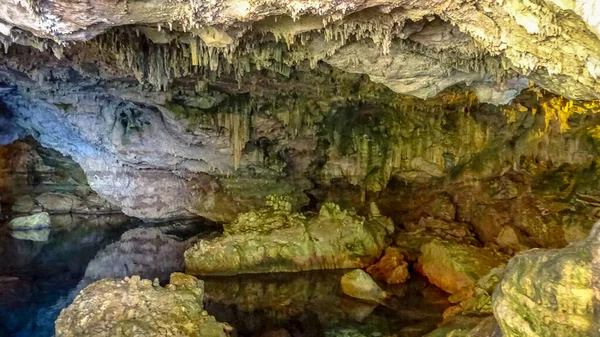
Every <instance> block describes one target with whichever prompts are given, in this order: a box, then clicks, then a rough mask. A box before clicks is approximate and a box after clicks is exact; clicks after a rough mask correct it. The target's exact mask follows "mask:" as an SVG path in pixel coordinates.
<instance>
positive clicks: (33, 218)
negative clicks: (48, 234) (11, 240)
mask: <svg viewBox="0 0 600 337" xmlns="http://www.w3.org/2000/svg"><path fill="white" fill-rule="evenodd" d="M8 227H9V228H11V229H12V230H35V229H43V228H48V227H50V215H48V213H46V212H41V213H37V214H33V215H29V216H23V217H18V218H15V219H12V220H11V221H10V222H9V224H8Z"/></svg>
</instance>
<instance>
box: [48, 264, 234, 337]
mask: <svg viewBox="0 0 600 337" xmlns="http://www.w3.org/2000/svg"><path fill="white" fill-rule="evenodd" d="M203 297H204V284H203V283H202V281H198V280H197V279H196V278H195V277H193V276H189V275H185V274H181V273H173V274H172V275H171V280H170V283H169V285H168V286H167V287H166V288H162V287H160V285H158V284H154V285H153V283H152V281H150V280H143V279H140V277H139V276H133V277H131V278H125V279H123V280H119V279H104V280H100V281H98V282H95V283H92V284H91V285H89V286H87V287H86V288H85V289H83V290H82V291H81V293H80V294H79V295H78V296H77V297H76V298H75V301H74V302H73V304H71V305H70V306H69V307H67V308H65V309H64V310H63V311H62V312H61V313H60V316H59V317H58V319H57V320H56V336H59V337H76V336H90V335H94V336H99V337H100V336H168V335H172V336H207V337H209V336H210V337H217V336H223V337H225V336H227V334H226V333H225V331H224V328H225V326H224V325H223V324H221V323H219V322H217V321H216V320H215V318H214V317H212V316H209V315H208V313H207V312H206V311H204V310H203V306H202V299H203Z"/></svg>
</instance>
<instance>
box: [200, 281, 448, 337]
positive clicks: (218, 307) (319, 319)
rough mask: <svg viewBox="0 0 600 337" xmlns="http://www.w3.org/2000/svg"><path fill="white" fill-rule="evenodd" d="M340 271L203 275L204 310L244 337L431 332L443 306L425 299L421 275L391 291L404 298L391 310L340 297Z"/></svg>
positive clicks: (424, 283)
mask: <svg viewBox="0 0 600 337" xmlns="http://www.w3.org/2000/svg"><path fill="white" fill-rule="evenodd" d="M344 272H347V271H344V270H340V271H314V272H303V273H293V274H286V273H284V274H260V275H244V276H234V277H204V281H205V290H206V299H207V310H208V311H209V312H210V313H211V314H213V315H215V316H216V317H217V319H218V320H219V321H226V322H229V323H230V324H232V325H233V326H234V327H235V328H236V330H237V331H238V332H240V333H241V334H242V335H243V334H250V333H256V332H260V331H264V330H269V329H273V328H276V327H282V326H285V327H286V329H288V330H289V328H290V327H294V329H297V330H298V331H299V333H300V334H301V335H302V336H311V335H313V336H314V335H323V333H324V331H325V329H326V328H327V327H330V326H336V325H338V326H346V325H348V324H351V323H360V324H367V322H371V323H372V324H374V326H376V327H377V328H378V329H379V330H381V331H382V332H385V331H389V332H391V331H392V330H394V329H395V330H401V329H402V328H403V327H408V326H416V325H419V324H421V325H423V326H424V327H425V328H424V330H423V331H425V333H426V332H428V331H431V330H433V329H434V328H435V326H436V324H437V323H438V322H439V321H440V320H441V317H442V312H443V310H444V309H445V307H446V306H447V305H435V304H431V303H430V302H428V301H427V300H426V299H425V298H424V297H423V295H422V292H423V289H424V287H425V286H426V285H427V283H426V282H424V281H423V279H422V278H419V277H416V278H415V280H411V282H409V283H407V284H403V285H401V286H402V290H399V287H398V285H396V286H395V288H394V289H391V288H390V290H389V291H390V292H391V293H395V294H399V295H401V296H402V299H401V300H400V299H398V298H396V301H397V302H398V303H394V305H393V307H394V310H392V309H388V308H385V307H381V306H380V307H377V305H376V304H371V303H366V302H361V301H359V300H355V299H352V298H350V297H347V296H344V295H343V293H342V290H341V285H340V279H341V277H342V275H343V274H344ZM400 302H401V303H400ZM361 322H362V323H361ZM371 323H369V324H371ZM427 329H428V330H427ZM290 332H292V331H290ZM292 335H294V336H295V334H294V333H292Z"/></svg>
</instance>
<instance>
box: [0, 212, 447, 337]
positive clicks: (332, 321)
mask: <svg viewBox="0 0 600 337" xmlns="http://www.w3.org/2000/svg"><path fill="white" fill-rule="evenodd" d="M59 220H60V219H59ZM56 221H58V220H57V219H53V224H54V223H55V222H56ZM61 221H63V222H66V223H68V225H66V226H61V227H59V228H58V229H53V230H50V231H49V232H48V233H35V234H34V233H25V234H24V233H16V234H15V233H11V232H9V231H8V230H7V229H6V228H5V229H0V336H1V337H4V336H6V337H12V336H19V337H50V336H53V335H54V321H55V320H56V318H57V317H58V315H59V313H60V311H61V310H62V309H63V308H64V307H66V306H68V305H69V304H70V303H71V302H72V301H73V299H74V297H75V296H76V295H77V293H79V291H80V290H81V289H82V288H83V287H85V286H86V285H88V284H89V283H90V282H93V281H94V280H97V279H100V278H104V277H122V276H125V275H130V274H141V275H142V277H144V278H150V279H154V277H158V278H159V279H161V280H162V281H165V280H167V279H168V275H169V274H170V273H171V272H173V271H181V270H182V269H183V260H182V254H183V251H184V250H185V249H186V248H187V247H188V246H189V245H190V244H191V243H192V242H193V240H194V238H193V237H197V236H201V237H208V236H212V235H216V234H218V230H215V229H214V228H208V229H207V227H206V226H205V225H206V224H203V223H198V222H187V223H177V224H167V225H165V224H161V225H160V227H156V226H158V225H153V226H150V225H146V224H142V223H140V222H134V221H131V220H123V219H115V218H111V217H75V218H70V219H68V221H64V219H62V220H61ZM69 221H70V222H69ZM46 237H47V239H46ZM33 240H45V241H33ZM342 274H343V271H326V272H323V271H320V272H307V273H290V274H270V275H243V276H236V277H202V279H204V280H205V293H206V298H205V307H206V309H207V311H208V312H209V313H210V314H212V315H214V316H215V317H216V318H217V320H219V321H222V322H228V323H229V324H231V325H232V326H233V327H234V328H235V332H234V334H235V335H237V336H253V337H254V336H256V337H259V336H260V337H267V336H292V337H301V336H327V337H337V336H348V337H350V336H351V337H362V336H364V337H377V336H391V335H393V336H398V337H417V336H422V335H424V334H426V333H427V332H429V331H431V330H433V329H435V327H436V325H437V323H438V322H440V320H441V314H442V312H443V310H444V309H445V308H446V307H447V306H448V303H447V302H446V301H445V297H446V296H445V295H444V294H443V293H442V292H441V291H440V290H439V289H437V288H435V287H433V286H431V285H429V284H428V283H427V282H426V281H425V280H423V279H419V278H414V277H413V279H412V280H411V281H410V282H408V283H407V284H403V285H396V286H389V287H388V288H387V289H386V290H387V291H389V292H391V293H393V294H394V295H395V296H394V298H393V300H392V301H391V302H390V303H389V305H388V306H387V307H384V306H377V305H373V304H369V303H364V302H360V301H357V300H354V299H352V298H349V297H346V296H344V295H343V294H342V292H341V287H340V281H339V280H340V277H341V275H342Z"/></svg>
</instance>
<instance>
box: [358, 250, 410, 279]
mask: <svg viewBox="0 0 600 337" xmlns="http://www.w3.org/2000/svg"><path fill="white" fill-rule="evenodd" d="M367 273H369V274H370V275H371V276H372V277H373V278H374V279H375V280H378V281H383V282H385V283H388V284H394V283H403V282H405V281H406V280H408V279H409V277H410V274H409V272H408V263H407V262H406V261H404V256H403V255H402V253H401V252H400V250H399V249H398V248H394V247H388V248H386V249H385V254H384V255H383V257H382V258H381V259H380V260H379V261H377V263H376V264H374V265H371V266H369V267H368V268H367Z"/></svg>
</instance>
